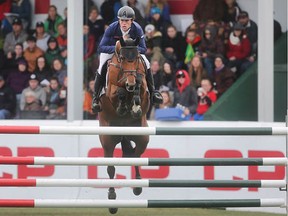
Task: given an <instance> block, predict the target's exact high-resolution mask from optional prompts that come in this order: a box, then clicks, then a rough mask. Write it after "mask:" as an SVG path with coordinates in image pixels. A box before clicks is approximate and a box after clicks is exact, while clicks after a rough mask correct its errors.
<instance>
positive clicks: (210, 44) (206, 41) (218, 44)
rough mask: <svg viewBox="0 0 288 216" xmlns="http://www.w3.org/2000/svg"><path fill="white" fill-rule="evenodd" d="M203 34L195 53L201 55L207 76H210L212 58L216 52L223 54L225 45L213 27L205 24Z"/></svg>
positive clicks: (212, 66) (212, 63)
mask: <svg viewBox="0 0 288 216" xmlns="http://www.w3.org/2000/svg"><path fill="white" fill-rule="evenodd" d="M203 34H204V35H203V38H202V40H201V44H200V46H199V53H197V55H200V56H201V57H202V60H203V63H204V67H205V69H206V70H207V73H208V76H210V77H211V75H212V72H213V68H214V58H215V56H216V55H217V54H221V55H224V53H225V47H224V43H223V41H221V39H220V38H218V36H217V30H216V29H215V28H213V27H211V26H207V27H206V28H205V30H204V32H203Z"/></svg>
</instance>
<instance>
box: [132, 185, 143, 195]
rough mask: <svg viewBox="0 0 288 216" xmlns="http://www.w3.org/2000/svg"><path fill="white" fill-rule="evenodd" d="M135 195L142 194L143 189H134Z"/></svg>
mask: <svg viewBox="0 0 288 216" xmlns="http://www.w3.org/2000/svg"><path fill="white" fill-rule="evenodd" d="M133 193H134V194H135V195H136V196H139V195H140V194H141V193H142V188H141V187H135V188H133Z"/></svg>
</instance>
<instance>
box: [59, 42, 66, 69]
mask: <svg viewBox="0 0 288 216" xmlns="http://www.w3.org/2000/svg"><path fill="white" fill-rule="evenodd" d="M60 57H61V59H62V62H63V64H64V65H65V66H67V60H68V59H67V57H68V51H67V47H66V46H63V47H62V48H61V49H60Z"/></svg>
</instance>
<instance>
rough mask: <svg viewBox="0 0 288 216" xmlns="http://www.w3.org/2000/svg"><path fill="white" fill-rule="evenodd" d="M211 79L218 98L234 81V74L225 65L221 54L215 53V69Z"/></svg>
mask: <svg viewBox="0 0 288 216" xmlns="http://www.w3.org/2000/svg"><path fill="white" fill-rule="evenodd" d="M212 80H213V84H215V88H216V92H217V97H218V98H220V97H221V96H222V95H223V93H224V92H225V91H227V89H228V88H230V86H232V84H233V83H234V81H235V74H234V73H233V72H232V71H231V70H230V68H229V67H227V66H225V64H224V58H223V56H221V55H217V56H216V58H215V70H214V71H213V79H212Z"/></svg>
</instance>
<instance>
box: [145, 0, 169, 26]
mask: <svg viewBox="0 0 288 216" xmlns="http://www.w3.org/2000/svg"><path fill="white" fill-rule="evenodd" d="M156 7H157V8H159V9H160V15H161V17H162V18H163V20H165V21H166V22H169V23H171V17H170V8H169V4H168V3H167V1H166V0H148V2H147V5H146V19H147V20H150V19H151V15H152V14H151V9H152V8H156Z"/></svg>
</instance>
